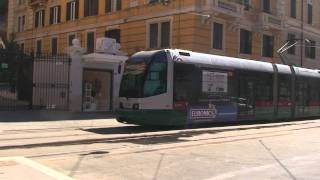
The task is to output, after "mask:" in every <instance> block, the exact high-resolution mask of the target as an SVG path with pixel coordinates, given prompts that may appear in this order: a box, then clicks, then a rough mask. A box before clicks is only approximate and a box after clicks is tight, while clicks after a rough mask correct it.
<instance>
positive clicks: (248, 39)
mask: <svg viewBox="0 0 320 180" xmlns="http://www.w3.org/2000/svg"><path fill="white" fill-rule="evenodd" d="M251 52H252V33H251V32H250V31H248V30H245V29H240V53H241V54H251Z"/></svg>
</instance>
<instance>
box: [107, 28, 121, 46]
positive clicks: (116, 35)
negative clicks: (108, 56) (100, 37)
mask: <svg viewBox="0 0 320 180" xmlns="http://www.w3.org/2000/svg"><path fill="white" fill-rule="evenodd" d="M104 37H107V38H112V39H115V40H116V41H117V43H120V29H112V30H108V31H106V32H105V33H104Z"/></svg>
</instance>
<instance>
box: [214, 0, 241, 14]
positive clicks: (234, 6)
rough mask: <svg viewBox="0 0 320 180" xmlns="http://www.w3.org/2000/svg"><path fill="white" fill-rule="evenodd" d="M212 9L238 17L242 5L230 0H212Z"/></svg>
mask: <svg viewBox="0 0 320 180" xmlns="http://www.w3.org/2000/svg"><path fill="white" fill-rule="evenodd" d="M213 9H214V11H215V12H218V13H221V14H223V15H225V16H229V17H240V16H241V15H242V12H243V9H244V6H243V5H241V4H239V3H235V2H232V1H226V0H214V4H213Z"/></svg>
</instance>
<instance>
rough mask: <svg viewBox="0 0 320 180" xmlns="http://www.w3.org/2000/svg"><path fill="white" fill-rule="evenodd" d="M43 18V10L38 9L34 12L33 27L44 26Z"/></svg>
mask: <svg viewBox="0 0 320 180" xmlns="http://www.w3.org/2000/svg"><path fill="white" fill-rule="evenodd" d="M44 20H45V11H44V10H40V11H37V12H36V18H35V27H36V28H37V27H43V26H44Z"/></svg>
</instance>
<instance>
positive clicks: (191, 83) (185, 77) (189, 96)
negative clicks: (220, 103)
mask: <svg viewBox="0 0 320 180" xmlns="http://www.w3.org/2000/svg"><path fill="white" fill-rule="evenodd" d="M200 73H201V72H200V69H199V68H197V67H196V66H195V65H192V64H183V63H175V64H174V101H187V102H189V103H191V104H192V103H195V102H197V100H198V99H199V95H200V90H201V84H200V81H201V80H200V77H201V75H200Z"/></svg>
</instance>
